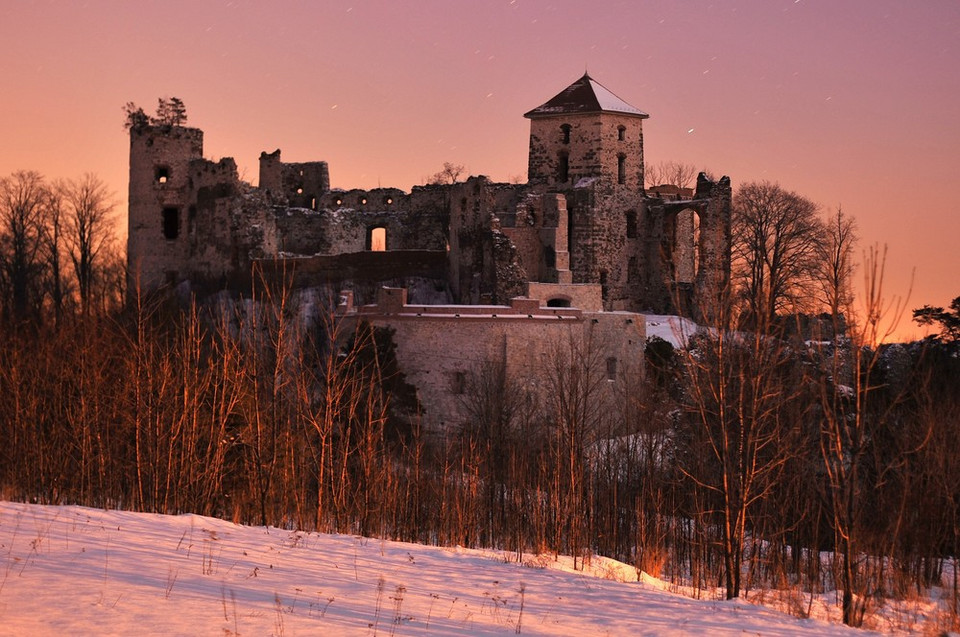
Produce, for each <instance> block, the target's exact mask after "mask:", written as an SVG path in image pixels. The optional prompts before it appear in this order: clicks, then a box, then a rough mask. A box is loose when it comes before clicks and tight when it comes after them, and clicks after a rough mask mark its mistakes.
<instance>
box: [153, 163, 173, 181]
mask: <svg viewBox="0 0 960 637" xmlns="http://www.w3.org/2000/svg"><path fill="white" fill-rule="evenodd" d="M156 180H157V183H158V184H165V183H167V181H169V180H170V169H169V168H168V167H167V166H157V171H156Z"/></svg>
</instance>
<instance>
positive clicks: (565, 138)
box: [560, 124, 570, 144]
mask: <svg viewBox="0 0 960 637" xmlns="http://www.w3.org/2000/svg"><path fill="white" fill-rule="evenodd" d="M560 132H562V133H563V143H564V144H569V143H570V124H564V125H563V126H561V127H560Z"/></svg>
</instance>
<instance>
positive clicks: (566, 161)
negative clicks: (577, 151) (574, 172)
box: [557, 153, 570, 184]
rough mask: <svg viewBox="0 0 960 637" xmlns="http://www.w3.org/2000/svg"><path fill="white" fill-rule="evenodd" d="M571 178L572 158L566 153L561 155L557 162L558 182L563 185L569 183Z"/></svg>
mask: <svg viewBox="0 0 960 637" xmlns="http://www.w3.org/2000/svg"><path fill="white" fill-rule="evenodd" d="M569 178H570V156H569V155H567V154H566V153H560V157H559V158H558V160H557V181H558V182H560V183H561V184H564V183H566V182H567V179H569Z"/></svg>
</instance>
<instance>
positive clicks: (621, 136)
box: [617, 126, 627, 142]
mask: <svg viewBox="0 0 960 637" xmlns="http://www.w3.org/2000/svg"><path fill="white" fill-rule="evenodd" d="M626 138H627V127H626V126H617V141H621V142H622V141H623V140H625V139H626Z"/></svg>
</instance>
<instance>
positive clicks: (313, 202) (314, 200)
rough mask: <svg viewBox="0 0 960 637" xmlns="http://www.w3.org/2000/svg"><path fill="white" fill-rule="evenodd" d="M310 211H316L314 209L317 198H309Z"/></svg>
mask: <svg viewBox="0 0 960 637" xmlns="http://www.w3.org/2000/svg"><path fill="white" fill-rule="evenodd" d="M310 209H311V210H316V209H317V198H316V197H311V198H310Z"/></svg>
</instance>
